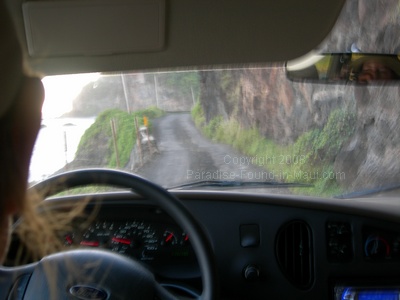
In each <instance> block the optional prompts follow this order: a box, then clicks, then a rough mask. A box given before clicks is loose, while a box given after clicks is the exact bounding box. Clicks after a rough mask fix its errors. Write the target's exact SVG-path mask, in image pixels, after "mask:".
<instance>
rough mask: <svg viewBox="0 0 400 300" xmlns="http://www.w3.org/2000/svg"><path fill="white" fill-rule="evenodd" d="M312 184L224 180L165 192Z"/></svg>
mask: <svg viewBox="0 0 400 300" xmlns="http://www.w3.org/2000/svg"><path fill="white" fill-rule="evenodd" d="M313 186H314V185H312V184H306V183H300V182H277V181H235V180H233V181H226V180H202V181H195V182H191V183H185V184H181V185H177V186H173V187H168V188H167V190H177V189H192V188H199V187H223V188H239V187H240V188H242V187H243V188H266V187H267V188H285V187H313Z"/></svg>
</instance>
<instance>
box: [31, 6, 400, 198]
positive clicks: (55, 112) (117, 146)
mask: <svg viewBox="0 0 400 300" xmlns="http://www.w3.org/2000/svg"><path fill="white" fill-rule="evenodd" d="M390 5H392V7H389V6H390ZM399 21H400V16H399V4H398V2H397V1H388V2H387V3H385V5H384V6H383V5H379V4H378V2H376V1H368V0H364V1H348V2H347V4H346V5H345V7H344V8H343V11H342V14H341V16H340V18H339V20H338V22H337V24H336V25H335V27H334V29H333V30H332V32H331V33H330V35H329V36H328V37H327V38H326V40H325V42H324V43H323V44H321V45H320V46H319V47H318V49H316V51H317V52H321V53H322V52H323V53H335V52H340V53H346V52H348V53H358V52H363V53H370V54H373V53H386V54H397V53H398V52H399V50H400V42H399V40H398V34H399V32H400V27H399V25H398V24H400V22H399ZM320 67H321V68H323V67H324V66H323V65H321V66H320ZM43 83H44V86H45V89H46V100H45V105H44V107H43V122H42V129H41V131H40V133H39V137H38V140H37V143H36V146H35V150H34V155H33V158H32V163H31V172H30V181H31V182H37V181H40V180H42V179H45V178H46V177H48V176H51V175H52V174H55V173H59V172H62V171H67V170H73V169H80V168H87V167H107V168H118V169H122V170H125V171H128V172H132V173H136V174H139V175H141V176H143V177H146V178H148V179H150V180H152V181H154V182H156V183H158V184H160V185H162V186H164V187H166V188H170V187H175V188H188V187H189V188H199V189H200V188H201V189H235V191H241V190H244V191H246V192H248V191H251V192H260V193H266V192H267V193H285V194H298V195H314V196H323V197H335V196H338V195H343V194H347V193H350V192H354V191H359V190H370V189H372V190H376V188H377V187H382V186H386V185H387V186H391V187H393V186H396V184H397V183H399V182H400V162H398V159H397V157H398V155H399V154H400V153H399V152H400V151H399V150H400V147H399V142H400V123H399V119H398V118H399V115H400V106H399V84H398V83H390V84H387V83H385V82H380V83H379V82H378V83H375V84H373V85H352V84H332V83H330V84H321V83H309V82H295V81H291V80H289V79H288V78H287V76H286V72H285V62H281V63H268V62H266V63H262V64H257V65H252V66H247V67H246V66H244V67H241V68H237V67H233V66H225V67H220V66H218V67H214V68H209V69H204V68H193V69H191V70H163V71H162V72H138V71H135V72H124V73H113V74H100V73H96V74H80V75H63V76H53V77H45V78H44V79H43ZM199 181H200V182H201V184H200V185H199V184H197V185H196V184H195V185H193V183H196V182H199ZM216 182H217V183H218V182H219V183H218V184H216ZM243 182H247V183H250V182H251V184H247V185H243V184H240V183H243ZM266 183H268V185H267V184H266ZM271 183H272V184H271ZM280 183H286V184H288V183H290V184H293V185H280ZM185 184H186V186H181V185H185Z"/></svg>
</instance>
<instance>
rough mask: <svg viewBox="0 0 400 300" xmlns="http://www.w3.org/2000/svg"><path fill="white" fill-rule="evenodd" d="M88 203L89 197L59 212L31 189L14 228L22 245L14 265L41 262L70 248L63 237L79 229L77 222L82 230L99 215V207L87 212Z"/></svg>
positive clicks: (16, 254)
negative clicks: (48, 256)
mask: <svg viewBox="0 0 400 300" xmlns="http://www.w3.org/2000/svg"><path fill="white" fill-rule="evenodd" d="M89 201H90V198H89V197H85V196H83V199H82V201H77V202H75V203H73V204H72V205H71V206H70V207H68V209H64V210H60V209H57V210H56V209H54V208H52V206H51V205H46V204H47V203H46V201H44V199H43V196H41V194H39V193H38V192H37V191H35V190H29V191H28V193H27V197H26V200H25V203H24V207H23V210H22V212H21V215H20V219H19V220H18V222H17V223H15V225H14V227H15V228H14V233H15V234H17V235H18V239H19V241H20V242H21V243H22V244H21V245H20V246H21V247H20V248H19V249H17V253H15V254H14V256H15V262H14V264H18V265H19V264H24V263H27V262H29V261H38V260H40V259H41V258H43V257H45V256H47V255H49V254H53V253H56V252H60V251H65V250H69V249H71V248H67V247H66V245H65V243H64V237H65V234H67V233H72V232H74V230H76V229H77V228H75V227H74V221H76V220H78V219H79V221H80V222H79V224H76V226H78V227H79V228H78V230H79V229H80V230H82V229H83V228H87V227H88V225H89V224H90V223H91V222H92V221H93V219H94V218H95V216H96V215H97V210H96V207H97V206H95V208H94V209H93V211H92V212H91V213H88V212H85V208H86V207H87V204H88V203H89ZM28 260H29V261H28Z"/></svg>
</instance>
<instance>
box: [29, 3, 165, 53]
mask: <svg viewBox="0 0 400 300" xmlns="http://www.w3.org/2000/svg"><path fill="white" fill-rule="evenodd" d="M23 17H24V22H25V30H26V39H27V45H28V52H29V55H30V56H31V57H60V56H75V55H79V56H85V55H88V56H93V55H109V54H123V53H135V52H156V51H160V50H162V49H163V47H164V43H165V0H145V1H144V0H137V1H129V2H128V1H115V0H112V1H109V0H106V1H103V0H100V1H72V2H71V1H69V2H67V1H60V2H58V1H51V2H49V1H38V2H36V1H35V2H25V3H24V4H23ZM116 32H117V33H118V34H115V33H116Z"/></svg>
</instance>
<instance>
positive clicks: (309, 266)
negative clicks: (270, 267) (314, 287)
mask: <svg viewBox="0 0 400 300" xmlns="http://www.w3.org/2000/svg"><path fill="white" fill-rule="evenodd" d="M276 257H277V259H278V263H279V266H280V267H281V270H282V272H283V273H284V274H285V275H286V277H287V278H288V279H289V280H290V281H291V282H292V283H293V284H294V285H295V286H296V287H298V288H300V289H307V288H309V287H310V286H311V284H312V282H313V277H314V276H313V253H312V234H311V229H310V227H309V226H308V224H307V223H305V222H304V221H299V220H295V221H291V222H289V223H287V224H285V225H284V226H283V227H282V228H281V229H280V230H279V232H278V235H277V238H276Z"/></svg>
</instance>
